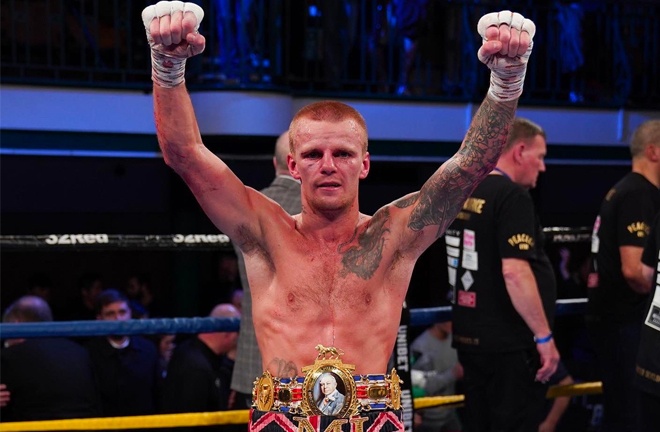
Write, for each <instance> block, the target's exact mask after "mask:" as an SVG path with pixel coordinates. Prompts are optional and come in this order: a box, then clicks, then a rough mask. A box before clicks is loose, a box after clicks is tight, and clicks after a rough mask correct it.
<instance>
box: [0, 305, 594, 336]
mask: <svg viewBox="0 0 660 432" xmlns="http://www.w3.org/2000/svg"><path fill="white" fill-rule="evenodd" d="M586 303H587V299H568V300H558V301H557V315H568V314H583V313H584V309H585V306H586ZM449 319H451V306H444V307H434V308H421V309H412V310H411V311H410V324H409V325H410V326H413V327H414V326H427V325H431V324H433V323H437V322H443V321H447V320H449ZM239 327H240V318H210V317H206V318H150V319H136V320H129V321H95V320H89V321H53V322H42V323H2V324H0V338H2V339H7V338H37V337H39V338H44V337H77V336H101V335H108V334H116V335H146V334H179V333H181V334H184V333H187V334H197V333H209V332H218V331H238V330H239Z"/></svg>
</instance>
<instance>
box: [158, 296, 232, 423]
mask: <svg viewBox="0 0 660 432" xmlns="http://www.w3.org/2000/svg"><path fill="white" fill-rule="evenodd" d="M209 316H210V317H213V318H240V316H241V313H240V312H239V311H238V309H236V307H235V306H234V305H232V304H230V303H222V304H219V305H217V306H215V307H214V308H213V310H212V311H211V313H210V314H209ZM237 341H238V332H213V333H200V334H198V335H197V336H196V337H193V338H190V339H188V340H185V341H184V342H182V343H180V344H179V345H177V347H176V348H175V349H174V353H173V354H172V360H171V361H170V363H169V365H168V368H167V376H166V377H165V382H164V384H163V390H162V400H161V403H162V404H161V407H162V411H163V412H165V413H182V412H209V411H219V410H226V409H227V408H228V405H229V396H230V390H229V383H230V380H231V373H232V369H233V365H234V359H235V357H236V344H237ZM183 430H185V429H183ZM190 430H194V428H192V429H190Z"/></svg>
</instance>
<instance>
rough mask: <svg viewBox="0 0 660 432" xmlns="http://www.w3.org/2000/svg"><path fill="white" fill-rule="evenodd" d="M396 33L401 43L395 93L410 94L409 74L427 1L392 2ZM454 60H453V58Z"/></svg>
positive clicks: (425, 15) (425, 12) (394, 0)
mask: <svg viewBox="0 0 660 432" xmlns="http://www.w3.org/2000/svg"><path fill="white" fill-rule="evenodd" d="M392 3H393V6H394V15H395V22H396V31H397V34H398V36H399V38H400V41H401V61H400V70H399V84H398V86H397V90H396V93H397V94H399V95H410V94H411V86H410V84H411V83H410V81H411V74H412V72H413V66H414V63H415V56H416V55H417V46H418V44H419V38H420V36H421V34H422V33H423V30H424V27H425V25H426V17H427V8H428V0H392ZM454 60H455V58H454Z"/></svg>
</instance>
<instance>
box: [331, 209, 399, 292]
mask: <svg viewBox="0 0 660 432" xmlns="http://www.w3.org/2000/svg"><path fill="white" fill-rule="evenodd" d="M389 220H390V211H389V210H388V209H387V208H382V209H381V210H379V211H378V212H376V214H375V215H374V216H373V217H372V218H371V221H369V225H368V226H367V228H366V230H365V231H364V232H363V233H362V234H359V235H357V231H356V232H355V234H354V235H353V237H352V238H351V239H350V240H349V241H348V242H347V243H344V244H341V245H339V253H341V254H342V255H343V257H342V260H341V261H342V264H343V266H344V268H343V270H342V271H341V276H342V277H345V276H346V275H347V274H348V273H354V274H356V275H357V276H358V277H360V278H362V279H365V280H367V279H369V278H371V277H372V276H373V275H374V272H375V271H376V269H378V266H379V265H380V262H381V260H382V258H383V245H384V244H385V236H386V234H388V233H389V232H390V229H389V228H386V225H387V223H388V222H389ZM355 235H357V246H350V247H347V246H348V245H349V244H351V243H352V242H353V240H354V239H355Z"/></svg>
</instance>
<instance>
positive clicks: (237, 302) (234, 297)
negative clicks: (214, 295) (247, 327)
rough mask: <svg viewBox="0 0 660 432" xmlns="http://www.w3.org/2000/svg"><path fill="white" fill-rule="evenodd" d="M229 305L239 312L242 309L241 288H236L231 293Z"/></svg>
mask: <svg viewBox="0 0 660 432" xmlns="http://www.w3.org/2000/svg"><path fill="white" fill-rule="evenodd" d="M230 303H231V304H233V305H234V306H235V307H236V309H238V311H239V312H241V311H242V309H243V290H242V289H241V288H236V289H235V290H234V292H233V293H231V301H230Z"/></svg>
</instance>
